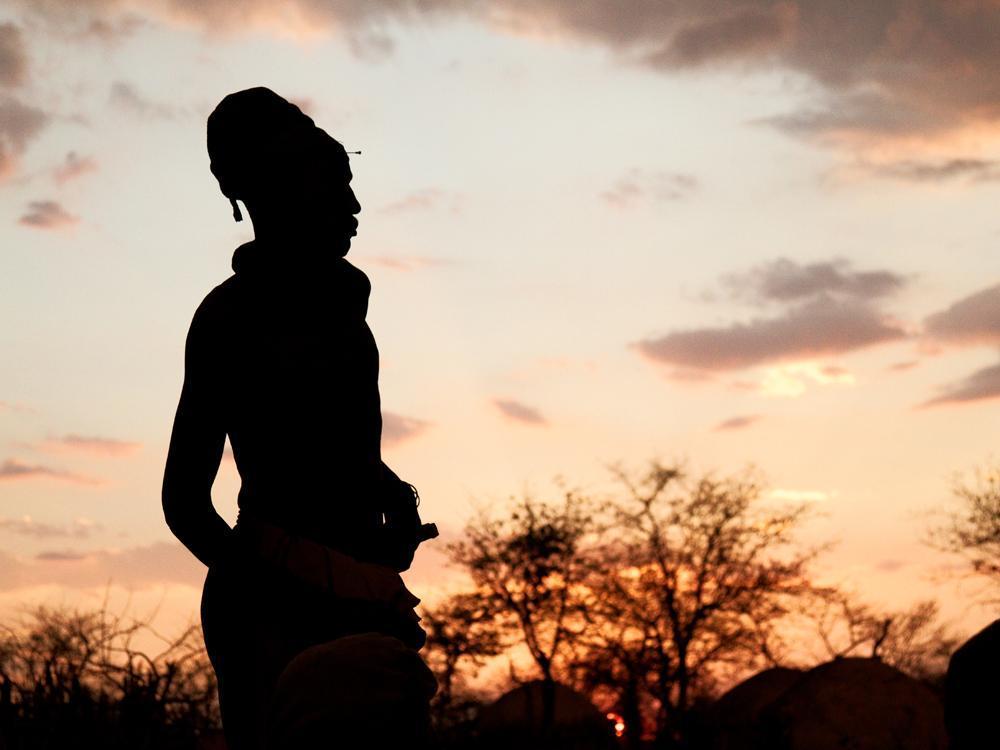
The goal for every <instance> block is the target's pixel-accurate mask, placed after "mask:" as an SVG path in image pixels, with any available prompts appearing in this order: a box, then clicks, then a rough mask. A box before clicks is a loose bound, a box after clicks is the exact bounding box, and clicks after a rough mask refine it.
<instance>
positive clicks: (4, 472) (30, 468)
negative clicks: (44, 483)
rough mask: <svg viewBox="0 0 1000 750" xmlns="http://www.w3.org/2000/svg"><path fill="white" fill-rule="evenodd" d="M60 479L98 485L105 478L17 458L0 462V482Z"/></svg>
mask: <svg viewBox="0 0 1000 750" xmlns="http://www.w3.org/2000/svg"><path fill="white" fill-rule="evenodd" d="M45 478H48V479H58V480H61V481H64V482H72V483H74V484H87V485H98V484H103V483H104V480H102V479H98V478H96V477H91V476H87V475H85V474H77V473H75V472H72V471H66V470H65V469H55V468H52V467H51V466H42V465H40V464H28V463H25V462H23V461H20V460H18V459H16V458H9V459H7V460H6V461H4V462H3V463H2V464H0V482H4V481H13V480H18V479H45Z"/></svg>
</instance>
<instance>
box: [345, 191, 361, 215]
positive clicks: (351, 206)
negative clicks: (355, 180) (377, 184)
mask: <svg viewBox="0 0 1000 750" xmlns="http://www.w3.org/2000/svg"><path fill="white" fill-rule="evenodd" d="M347 198H348V200H347V205H348V210H349V211H350V212H351V214H352V215H356V214H359V213H361V204H360V203H359V202H358V196H356V195H355V194H354V189H353V188H351V187H348V188H347Z"/></svg>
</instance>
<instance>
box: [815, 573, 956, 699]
mask: <svg viewBox="0 0 1000 750" xmlns="http://www.w3.org/2000/svg"><path fill="white" fill-rule="evenodd" d="M811 614H812V618H813V620H814V621H815V623H816V632H817V635H818V636H819V641H820V643H822V645H823V648H824V651H825V653H824V656H825V657H826V658H828V659H832V658H836V657H847V656H862V657H869V658H875V659H879V660H880V661H882V662H884V663H886V664H888V665H889V666H891V667H895V668H896V669H898V670H899V671H901V672H905V673H906V674H908V675H910V676H911V677H915V678H917V679H919V680H923V681H924V682H928V683H932V684H936V683H938V682H940V680H941V679H942V678H943V676H944V674H945V672H946V671H947V669H948V658H949V657H950V656H951V654H952V652H953V651H954V650H955V648H957V646H958V644H959V642H960V639H959V638H958V637H957V636H956V635H954V634H953V633H951V632H950V631H949V629H948V627H947V626H946V625H944V624H942V623H941V622H940V620H939V617H940V607H939V606H938V604H937V602H935V601H933V600H924V601H920V602H917V603H915V604H914V605H912V606H911V607H909V608H908V609H904V610H899V611H894V612H887V611H879V610H877V609H876V608H874V607H871V606H869V605H867V604H862V603H861V602H858V601H856V600H855V599H854V598H853V597H851V596H849V595H847V594H844V593H842V592H839V591H833V592H830V593H829V594H828V595H827V596H824V597H823V599H822V600H821V601H820V602H818V603H817V604H816V605H815V608H814V609H813V612H812V613H811Z"/></svg>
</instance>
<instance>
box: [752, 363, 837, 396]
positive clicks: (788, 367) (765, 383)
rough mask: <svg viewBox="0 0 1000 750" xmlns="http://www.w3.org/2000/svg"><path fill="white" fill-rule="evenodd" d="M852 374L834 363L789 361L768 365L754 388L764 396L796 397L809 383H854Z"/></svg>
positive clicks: (804, 390) (803, 391)
mask: <svg viewBox="0 0 1000 750" xmlns="http://www.w3.org/2000/svg"><path fill="white" fill-rule="evenodd" d="M854 382H855V380H854V375H853V374H851V373H850V372H849V371H848V370H846V369H844V368H843V367H838V366H836V365H819V364H817V363H815V362H791V363H788V364H782V365H778V366H777V367H768V368H767V369H766V370H765V371H764V376H763V378H762V379H761V381H760V383H757V384H755V385H754V390H756V391H758V392H760V393H762V394H764V395H765V396H778V397H786V398H796V397H798V396H801V395H802V394H803V393H805V392H806V389H807V388H808V386H810V385H841V386H845V385H854Z"/></svg>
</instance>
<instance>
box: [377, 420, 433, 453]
mask: <svg viewBox="0 0 1000 750" xmlns="http://www.w3.org/2000/svg"><path fill="white" fill-rule="evenodd" d="M429 426H430V423H429V422H425V421H424V420H422V419H414V418H413V417H404V416H402V415H401V414H393V413H392V412H383V413H382V442H383V443H384V444H385V445H396V444H398V443H402V442H403V441H405V440H411V439H412V438H415V437H416V436H417V435H419V434H420V433H422V432H423V431H424V430H426V429H427V428H428V427H429Z"/></svg>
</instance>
